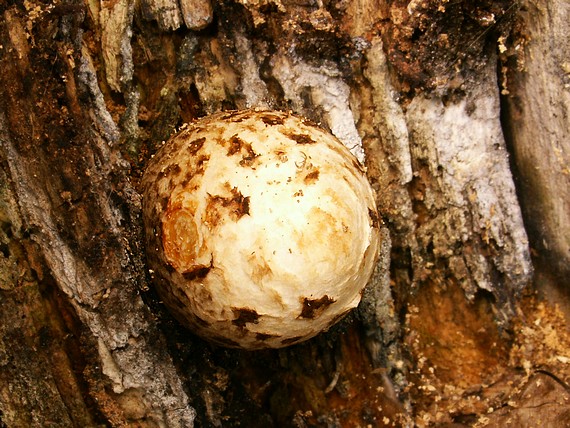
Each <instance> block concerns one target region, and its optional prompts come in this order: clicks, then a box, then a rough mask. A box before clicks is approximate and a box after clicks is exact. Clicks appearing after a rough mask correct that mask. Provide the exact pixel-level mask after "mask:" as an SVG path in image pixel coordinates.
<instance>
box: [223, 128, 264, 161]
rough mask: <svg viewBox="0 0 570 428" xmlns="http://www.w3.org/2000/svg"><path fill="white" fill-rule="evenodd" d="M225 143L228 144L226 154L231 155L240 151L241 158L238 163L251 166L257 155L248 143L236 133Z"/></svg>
mask: <svg viewBox="0 0 570 428" xmlns="http://www.w3.org/2000/svg"><path fill="white" fill-rule="evenodd" d="M227 143H228V145H229V147H228V156H233V155H235V154H237V153H241V154H242V159H241V161H240V162H239V164H240V165H241V166H252V164H253V161H254V160H255V158H256V157H257V156H258V154H257V153H255V152H254V151H253V148H252V147H251V144H250V143H248V142H247V141H244V140H242V139H241V138H239V137H238V136H237V135H234V136H233V137H231V138H230V140H229V141H228V142H227Z"/></svg>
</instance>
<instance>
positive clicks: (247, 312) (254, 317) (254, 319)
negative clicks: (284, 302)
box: [232, 308, 259, 328]
mask: <svg viewBox="0 0 570 428" xmlns="http://www.w3.org/2000/svg"><path fill="white" fill-rule="evenodd" d="M232 312H233V313H234V316H235V317H236V318H235V319H234V320H233V321H232V324H233V325H237V326H238V327H239V328H245V325H246V324H247V323H253V324H257V323H258V320H259V314H258V313H257V312H256V311H255V310H253V309H249V308H232Z"/></svg>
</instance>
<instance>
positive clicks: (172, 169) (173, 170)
mask: <svg viewBox="0 0 570 428" xmlns="http://www.w3.org/2000/svg"><path fill="white" fill-rule="evenodd" d="M181 172H182V168H180V165H178V164H177V163H174V164H171V165H169V166H168V167H167V168H166V169H165V170H164V171H163V173H164V174H165V175H166V176H168V177H177V176H178V175H179V174H180V173H181Z"/></svg>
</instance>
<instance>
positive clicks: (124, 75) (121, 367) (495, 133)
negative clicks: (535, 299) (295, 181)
mask: <svg viewBox="0 0 570 428" xmlns="http://www.w3.org/2000/svg"><path fill="white" fill-rule="evenodd" d="M555 3H556V2H552V4H553V5H554V4H555ZM517 4H518V3H511V2H509V1H507V0H505V1H496V2H491V1H489V2H482V3H481V4H477V5H470V4H469V5H468V4H463V3H461V2H460V3H459V4H451V3H449V4H448V3H445V4H440V2H435V1H413V2H410V3H407V2H401V1H395V2H383V1H379V0H359V1H354V2H327V1H312V0H306V1H305V0H297V1H272V0H268V1H246V0H234V1H231V2H210V1H209V0H180V1H174V0H142V1H140V2H135V1H134V0H117V1H113V2H111V1H103V2H100V3H98V2H83V1H82V0H71V1H69V2H56V3H54V4H50V5H46V4H44V3H41V2H34V1H30V2H25V3H23V4H21V3H18V2H13V3H10V4H7V5H3V6H0V13H1V14H2V20H1V22H0V52H1V53H0V68H1V69H2V70H3V72H2V75H1V76H0V106H1V107H0V162H1V165H2V169H1V170H0V183H1V184H2V185H1V188H0V223H1V225H2V227H1V228H0V250H1V253H0V307H1V310H0V317H1V322H0V367H2V370H1V372H0V426H4V425H5V426H9V427H19V426H49V425H57V426H99V425H101V426H107V425H108V426H131V425H132V426H169V427H170V426H172V427H178V426H180V427H190V426H193V425H194V424H196V425H198V426H234V425H239V424H241V425H242V426H252V427H254V426H264V427H267V426H298V427H304V426H331V427H332V426H364V425H371V426H382V425H381V424H385V425H386V426H406V425H408V426H409V425H411V424H413V423H416V424H418V425H421V423H419V421H420V420H423V419H422V418H424V416H425V415H426V414H425V413H422V412H424V410H425V409H427V407H429V406H427V405H426V404H425V402H424V401H423V400H424V399H426V397H427V399H429V394H430V391H431V390H430V389H429V387H428V386H426V384H425V380H426V377H425V375H424V372H423V371H422V370H423V369H424V368H425V369H426V370H427V369H428V365H429V364H432V366H431V371H430V370H428V371H429V372H430V373H431V375H433V373H434V370H433V368H434V367H435V366H438V369H437V370H440V368H441V375H440V374H439V372H437V374H438V376H439V377H440V378H441V379H444V381H445V382H447V383H449V384H453V385H455V386H458V385H460V386H461V387H462V388H464V390H468V389H469V387H470V386H472V385H480V384H485V383H489V380H490V379H495V380H496V379H497V374H496V372H495V371H493V370H492V369H491V367H495V366H497V367H500V368H501V370H503V371H502V372H501V374H504V373H507V372H508V373H512V371H509V370H511V369H512V367H511V366H509V363H508V362H507V360H508V354H509V349H510V348H509V347H511V346H512V345H513V343H514V342H516V340H514V339H513V331H514V329H513V322H515V321H514V317H515V315H516V314H517V313H519V312H520V310H521V303H520V302H521V300H520V295H521V291H522V290H523V289H524V288H525V287H526V286H527V285H528V283H529V282H530V280H531V275H532V270H533V266H532V265H531V259H530V252H529V246H528V242H527V237H526V231H525V228H524V226H523V218H522V215H521V210H520V208H519V204H518V200H517V197H516V194H515V185H514V182H513V179H512V175H511V172H510V166H509V158H508V153H507V147H506V143H505V138H504V137H503V129H507V130H508V131H509V132H508V134H507V136H508V137H509V142H512V146H513V147H514V146H515V145H516V146H517V147H519V148H514V149H513V150H514V152H515V158H516V159H515V161H516V163H517V166H518V169H517V170H518V171H520V173H521V176H524V177H526V172H525V171H526V169H525V168H524V165H523V164H524V161H523V160H521V159H523V158H522V157H521V155H520V154H519V152H521V150H522V152H523V153H525V149H524V147H526V146H528V144H529V142H530V141H533V139H534V135H535V134H534V133H533V132H534V129H536V128H535V127H534V126H532V125H530V126H527V127H522V126H518V123H519V122H517V120H519V119H518V117H519V116H516V115H515V114H514V113H512V112H513V111H514V110H513V107H512V104H513V102H512V100H507V101H506V102H507V104H508V105H509V109H508V110H507V113H508V114H506V115H503V116H502V119H503V124H502V123H501V114H502V111H501V104H500V89H499V83H498V82H497V74H496V69H497V63H498V57H497V50H499V53H500V54H501V59H502V60H505V55H504V53H505V52H502V49H501V48H502V47H504V46H505V43H507V42H506V41H505V40H507V36H509V37H510V39H509V40H510V42H509V43H510V44H508V43H507V44H508V49H515V48H514V47H515V45H516V43H517V42H518V41H520V40H521V37H522V36H520V34H518V33H516V31H515V29H516V28H515V27H514V26H513V23H515V22H516V19H515V18H517V17H523V18H524V17H525V16H526V15H525V14H524V13H523V14H519V15H517V11H518V8H517ZM531 6H532V5H531ZM549 7H550V6H549ZM553 8H554V6H553ZM528 10H530V12H528V13H529V16H531V15H530V14H532V13H533V12H532V9H528ZM548 10H550V9H548ZM525 13H527V12H525ZM533 16H534V15H533ZM549 16H550V15H549ZM548 22H549V23H551V24H552V25H553V26H560V25H561V24H560V22H563V20H561V19H558V18H557V19H554V18H552V19H551V20H550V21H548ZM532 31H536V32H537V33H538V34H541V32H542V31H545V32H548V31H551V30H550V29H549V27H546V26H545V27H542V26H537V27H536V28H534V27H533V28H532ZM517 34H518V35H517ZM556 34H559V33H556ZM501 37H503V39H501ZM465 40H468V42H467V43H465ZM497 40H499V44H498V47H497ZM566 46H568V45H567V44H566ZM566 49H567V48H566ZM507 53H511V51H508V52H507ZM556 58H559V57H556ZM560 58H561V57H560ZM527 61H529V62H527V65H528V67H531V65H532V64H536V62H532V61H531V59H527ZM545 67H546V66H545ZM545 70H551V68H550V67H547V68H545ZM545 73H546V71H545ZM505 75H506V74H505ZM505 75H501V76H502V77H504V76H505ZM559 76H560V74H559ZM519 77H520V76H519ZM525 79H526V80H525ZM520 81H521V82H526V83H521V84H520V85H519V86H517V87H516V93H517V94H518V95H519V96H520V97H522V98H523V99H524V97H525V96H526V97H528V98H527V101H526V102H527V104H525V103H523V104H522V105H523V111H525V112H526V111H529V110H530V111H531V113H532V109H530V107H528V106H529V105H530V101H532V100H535V99H536V96H535V95H533V91H534V90H535V89H536V87H537V86H536V84H534V83H532V82H529V79H528V78H522V77H520ZM551 84H552V85H551V86H549V87H548V88H549V90H551V91H552V90H554V89H552V88H558V89H559V90H560V89H561V88H562V86H561V85H562V84H563V79H562V80H560V81H554V82H551ZM512 90H513V91H515V89H514V88H513V89H512ZM566 95H567V93H566ZM556 106H558V104H556ZM249 107H270V108H275V109H287V110H292V111H294V112H296V113H298V114H301V115H304V116H306V117H308V118H310V119H312V120H314V121H316V122H319V123H321V124H322V126H323V127H325V128H328V129H329V130H330V131H331V132H332V133H333V134H335V135H336V136H337V137H338V138H339V139H340V140H341V141H342V142H343V143H344V144H345V145H346V146H347V147H349V148H350V150H351V151H352V152H353V153H354V154H355V156H357V157H358V158H359V159H360V160H361V161H362V162H364V163H365V165H366V166H367V171H368V176H369V179H370V181H371V183H372V185H373V187H374V189H375V190H376V192H377V203H378V207H379V211H380V213H381V216H382V218H383V221H384V226H383V229H382V233H383V244H382V257H381V259H380V262H379V263H378V266H377V268H376V271H375V273H374V275H373V277H372V279H371V281H370V283H369V285H368V287H367V289H366V292H365V294H364V297H363V301H362V302H361V305H360V307H359V308H358V310H356V311H355V312H354V313H353V314H351V315H350V316H349V317H347V318H346V319H345V320H344V321H343V322H341V323H340V324H339V325H338V326H336V327H334V328H332V329H331V330H330V331H329V332H327V333H325V334H322V335H320V336H318V337H317V338H315V339H313V340H311V341H309V342H307V343H306V344H302V345H298V346H294V347H291V348H287V349H283V350H274V351H262V352H255V353H248V352H244V351H239V350H225V349H222V348H219V347H216V346H214V345H210V344H208V343H205V342H203V341H202V340H200V339H198V338H197V337H195V336H193V335H192V334H191V332H188V331H186V330H184V329H183V328H182V327H181V326H179V325H178V324H177V323H176V322H175V321H174V320H173V319H172V318H171V316H170V315H169V314H168V311H167V310H166V309H165V308H164V307H163V306H162V304H161V302H160V301H159V299H158V298H157V296H156V294H155V293H154V291H153V289H152V284H151V283H150V279H149V278H150V277H149V275H148V272H147V269H146V267H145V257H144V248H142V242H143V239H142V227H141V226H142V225H141V218H140V215H141V212H140V195H139V194H138V182H139V179H140V177H141V175H142V172H143V171H144V166H145V164H146V162H147V161H148V159H149V158H150V156H152V153H153V152H154V151H155V150H156V149H157V147H159V146H160V144H161V142H162V141H163V140H165V139H167V138H168V137H169V136H170V135H171V134H172V133H173V132H174V131H175V130H176V128H177V127H178V126H180V125H182V123H184V122H187V121H190V120H192V119H194V118H197V117H200V116H202V115H205V114H209V113H213V112H216V111H219V110H223V109H230V108H238V109H241V108H249ZM565 112H566V110H564V111H563V112H562V113H563V114H566V113H565ZM562 113H561V114H562ZM530 117H531V118H532V121H531V119H524V118H523V119H522V120H523V122H525V123H531V124H532V123H539V121H538V120H537V117H536V116H533V115H532V114H531V116H530ZM505 123H506V125H505ZM566 125H567V123H566ZM556 129H557V131H556V132H558V134H556V135H559V141H563V137H562V135H563V132H564V124H562V125H560V126H559V127H557V128H556ZM566 131H567V129H566ZM541 141H542V140H541ZM546 142H547V141H546V140H544V144H541V146H540V149H537V150H536V151H534V152H533V153H534V154H533V156H534V157H540V156H541V154H542V153H548V155H549V158H552V156H555V155H556V153H558V152H557V151H556V150H554V151H551V148H550V147H548V144H546ZM561 144H562V143H561ZM520 147H522V148H520ZM561 147H562V146H561ZM561 150H563V148H561ZM543 171H545V170H543ZM557 171H558V172H559V171H560V170H557ZM558 172H556V173H558ZM546 175H548V177H549V178H548V180H552V179H553V178H552V176H553V175H555V174H550V175H549V174H546ZM543 176H545V174H542V175H541V174H538V175H537V176H536V177H538V178H536V180H534V179H533V180H531V179H529V180H528V182H527V181H525V186H527V187H524V188H522V190H521V192H522V193H521V194H522V195H523V202H525V201H527V200H528V195H530V194H531V192H532V191H533V190H534V189H536V188H537V186H538V187H540V186H542V185H541V184H539V183H542V182H541V181H540V180H541V178H540V177H543ZM532 177H535V176H534V175H532ZM537 180H538V181H537ZM540 188H541V189H542V193H541V194H542V195H543V198H541V201H542V202H543V204H542V205H540V204H536V205H535V204H533V203H532V202H526V203H527V204H528V207H529V208H528V210H527V211H526V213H527V217H526V218H525V221H526V223H527V224H534V223H533V222H536V217H537V216H538V215H539V214H538V213H542V212H543V211H544V210H546V208H545V206H550V205H548V203H549V202H548V201H551V202H552V201H554V200H555V199H556V197H557V192H555V191H553V189H552V188H549V187H548V186H546V187H540ZM525 198H526V199H525ZM568 200H569V198H568V196H567V195H566V194H565V195H564V197H563V198H562V199H561V202H560V205H557V207H559V208H556V209H555V210H557V211H556V212H558V213H560V212H562V211H563V208H560V207H563V206H567V204H568ZM552 203H554V202H552ZM564 204H566V205H564ZM567 211H568V210H567ZM549 218H550V217H549ZM556 224H557V223H555V222H554V223H550V222H549V226H548V227H547V229H545V230H547V232H544V233H542V234H540V233H539V234H537V235H535V236H536V237H540V239H544V240H545V241H546V242H547V243H550V242H552V245H553V247H552V248H557V249H558V250H556V251H558V252H555V253H553V254H562V255H564V254H566V256H567V255H568V252H567V251H566V253H564V251H565V250H564V246H563V244H564V243H563V239H564V238H560V239H558V238H557V237H555V236H554V235H555V233H554V232H553V231H554V230H555V225H556ZM533 230H534V229H533ZM535 239H538V238H535ZM546 257H547V258H548V257H549V256H546ZM560 266H562V265H560ZM455 334H461V335H462V338H463V339H462V340H458V338H457V336H454V335H455ZM434 338H435V339H434ZM492 343H494V345H490V344H492ZM450 350H451V351H450ZM426 361H428V362H429V363H427V364H426ZM497 370H498V369H497ZM499 371H500V370H499ZM422 382H424V383H422ZM440 387H441V391H440V392H441V394H442V396H445V391H444V390H445V388H444V385H443V384H441V385H436V386H435V387H434V388H440ZM454 391H455V390H454ZM454 393H456V392H454ZM465 394H467V395H469V393H468V392H467V393H465ZM422 397H423V398H422ZM443 401H445V400H443ZM483 402H485V403H487V401H483ZM464 410H465V413H466V414H468V413H469V412H473V408H467V407H466V408H465V409H464ZM476 410H477V411H480V412H484V409H479V408H478V409H476ZM436 413H437V412H435V411H434V415H435V414H436ZM450 414H451V413H450ZM503 416H504V415H503V414H501V415H500V417H503ZM450 417H451V416H448V419H449V418H450ZM498 417H499V416H498ZM439 418H440V419H437V417H435V416H434V417H433V418H432V419H431V421H443V422H453V421H452V420H445V418H444V417H443V416H439ZM458 420H459V419H458Z"/></svg>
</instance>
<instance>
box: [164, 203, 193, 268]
mask: <svg viewBox="0 0 570 428" xmlns="http://www.w3.org/2000/svg"><path fill="white" fill-rule="evenodd" d="M197 240H198V229H197V227H196V222H195V219H194V213H193V212H192V211H190V210H189V209H188V208H185V207H182V206H181V205H179V204H175V205H174V206H170V207H168V209H167V211H166V213H165V216H164V220H163V222H162V245H163V247H164V255H165V256H166V259H167V260H168V263H169V264H170V265H171V266H172V267H173V268H175V269H176V270H177V271H180V272H184V271H188V270H190V269H192V268H193V267H194V264H195V260H196V256H197V254H196V242H197Z"/></svg>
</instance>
